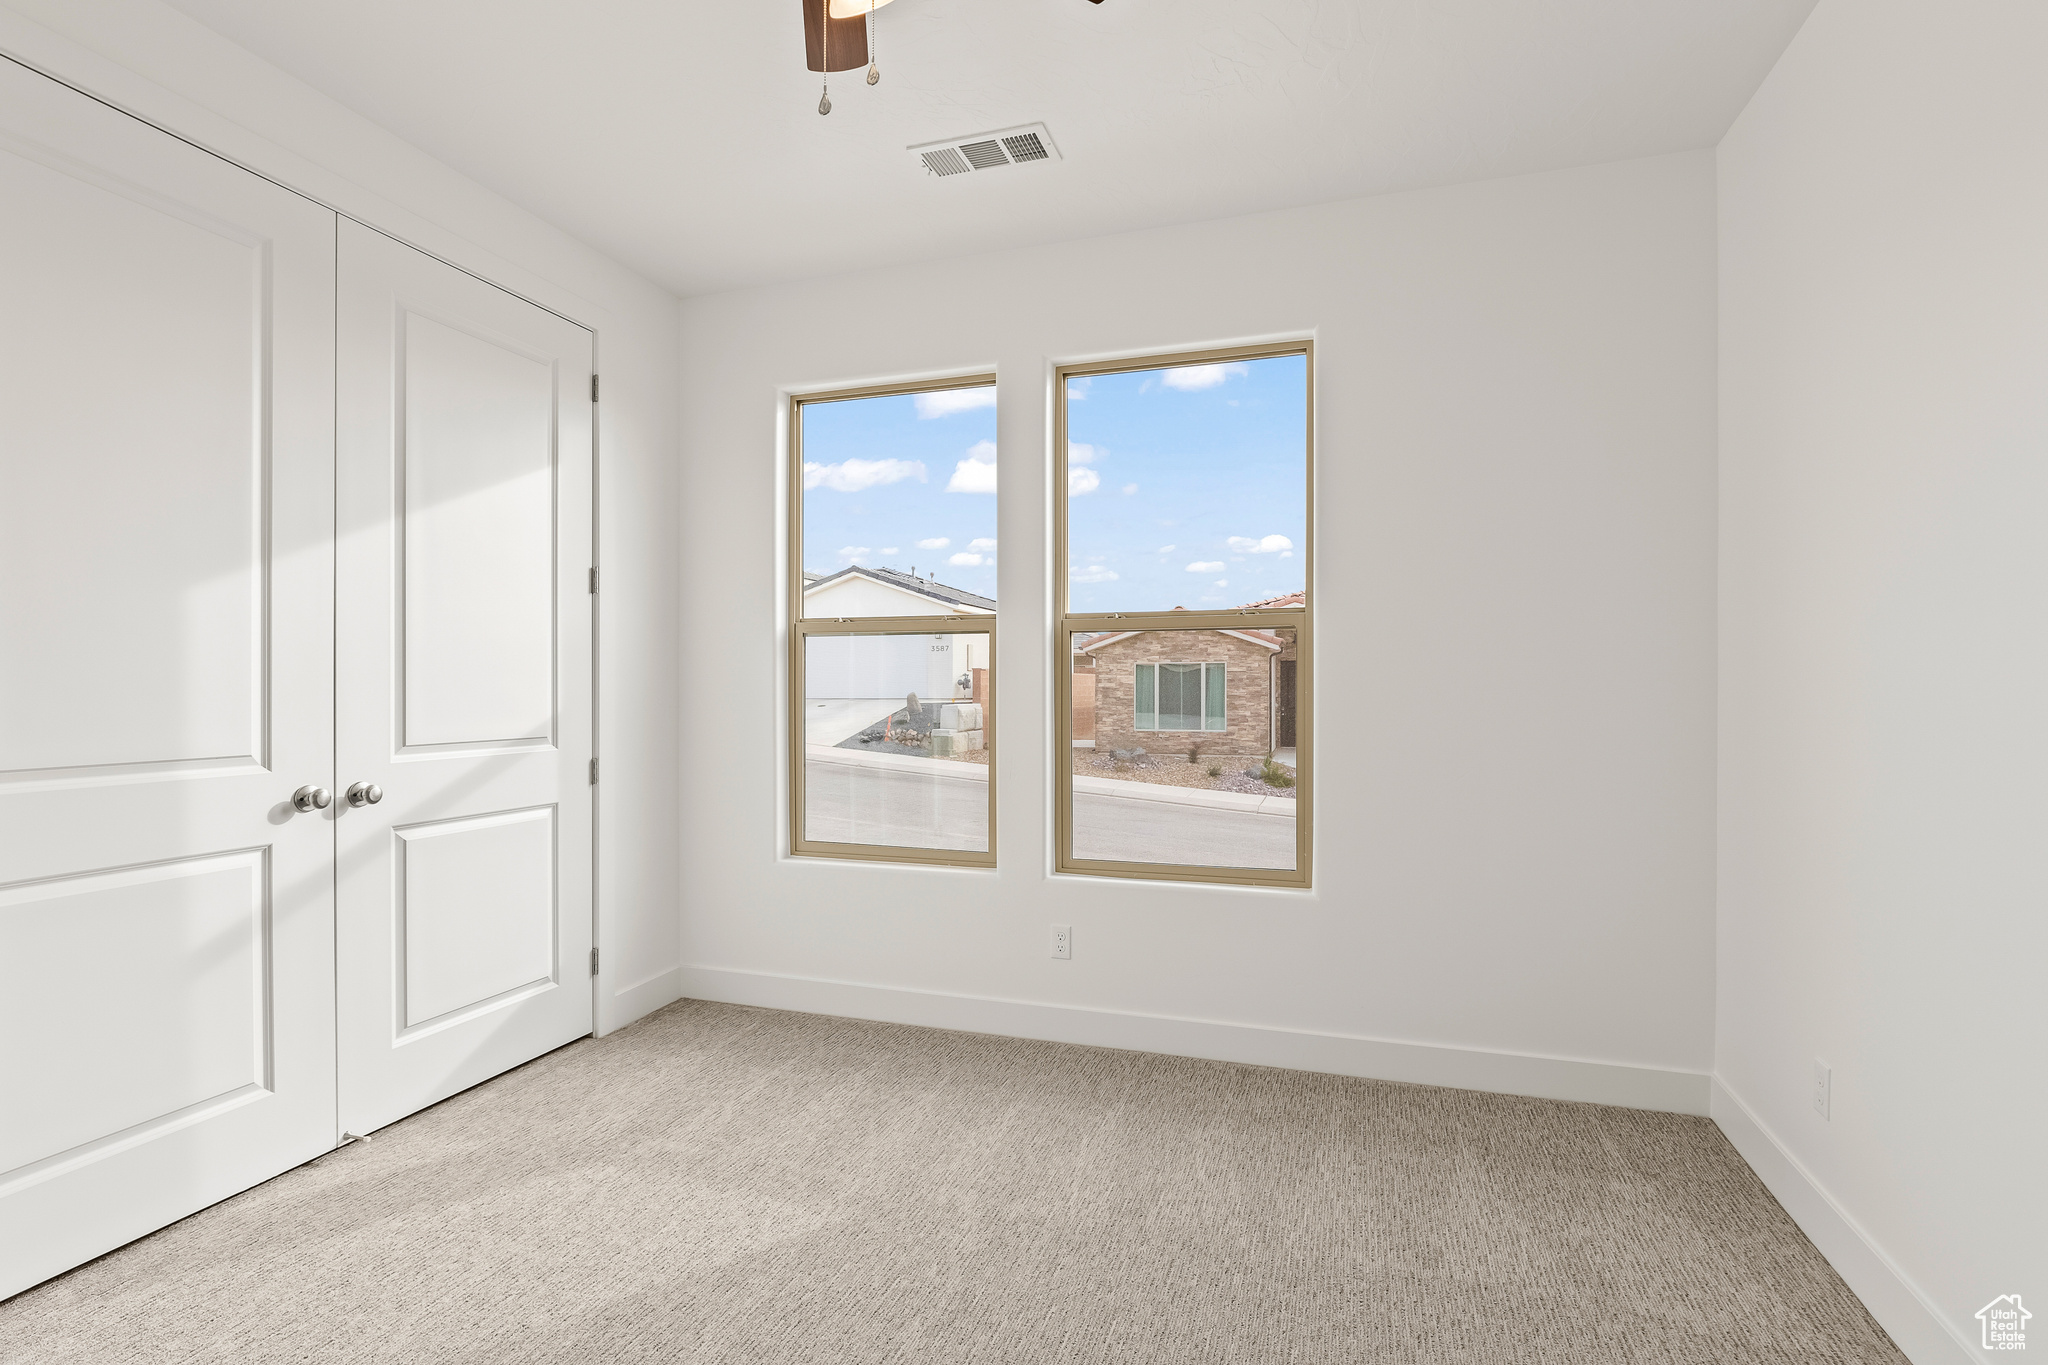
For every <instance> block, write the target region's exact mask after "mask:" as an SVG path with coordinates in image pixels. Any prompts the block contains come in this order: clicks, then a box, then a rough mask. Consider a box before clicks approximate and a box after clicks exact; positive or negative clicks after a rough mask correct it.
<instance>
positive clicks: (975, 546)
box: [967, 536, 996, 550]
mask: <svg viewBox="0 0 2048 1365" xmlns="http://www.w3.org/2000/svg"><path fill="white" fill-rule="evenodd" d="M995 547H996V543H995V542H994V541H993V540H990V539H989V538H988V537H987V536H976V537H975V538H974V539H973V540H970V541H968V542H967V548H968V549H970V550H993V549H995Z"/></svg>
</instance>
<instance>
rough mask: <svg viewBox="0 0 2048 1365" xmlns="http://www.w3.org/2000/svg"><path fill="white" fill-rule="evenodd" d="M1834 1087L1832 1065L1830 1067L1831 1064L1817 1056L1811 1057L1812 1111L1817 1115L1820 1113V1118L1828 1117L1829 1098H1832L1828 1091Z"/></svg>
mask: <svg viewBox="0 0 2048 1365" xmlns="http://www.w3.org/2000/svg"><path fill="white" fill-rule="evenodd" d="M1834 1087H1835V1071H1834V1068H1833V1067H1831V1066H1829V1065H1828V1064H1827V1063H1826V1062H1824V1061H1822V1060H1821V1059H1820V1058H1818V1057H1816V1058H1814V1059H1813V1112H1814V1113H1816V1114H1819V1115H1820V1116H1821V1117H1822V1118H1827V1117H1828V1110H1829V1108H1830V1107H1831V1100H1832V1098H1833V1097H1832V1095H1831V1094H1830V1092H1831V1091H1832V1090H1833V1089H1834Z"/></svg>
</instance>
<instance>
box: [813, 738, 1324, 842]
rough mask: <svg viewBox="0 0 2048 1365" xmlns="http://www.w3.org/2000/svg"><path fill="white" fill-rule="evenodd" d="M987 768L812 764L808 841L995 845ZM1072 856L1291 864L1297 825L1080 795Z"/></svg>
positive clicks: (1264, 817)
mask: <svg viewBox="0 0 2048 1365" xmlns="http://www.w3.org/2000/svg"><path fill="white" fill-rule="evenodd" d="M986 771H987V770H986V769H982V770H979V771H963V772H962V773H961V774H960V775H959V776H957V777H956V776H954V775H952V774H950V773H935V774H930V775H927V774H925V773H921V772H914V771H899V770H897V769H893V768H871V767H863V766H857V765H854V764H849V763H840V762H830V761H821V760H818V759H812V760H811V761H810V763H809V765H808V768H807V770H806V776H805V806H806V814H807V817H808V819H807V821H806V824H807V830H806V834H807V837H809V838H811V839H813V840H818V841H821V842H828V843H848V844H885V845H895V846H898V847H905V848H951V849H975V850H981V849H986V848H987V847H988V805H987V801H988V782H987V778H986ZM1074 855H1075V856H1076V857H1078V858H1098V859H1105V860H1108V861H1112V862H1151V863H1184V864H1187V865H1189V866H1194V867H1261V868H1280V869H1286V868H1292V867H1293V866H1294V821H1293V820H1291V819H1285V818H1282V817H1278V816H1272V815H1260V814H1255V813H1253V812H1250V811H1235V810H1212V809H1209V808H1206V807H1202V806H1190V805H1180V804H1177V803H1174V802H1168V801H1139V800H1130V799H1127V798H1124V797H1120V796H1097V795H1093V794H1090V793H1082V794H1079V795H1077V796H1076V797H1075V799H1074Z"/></svg>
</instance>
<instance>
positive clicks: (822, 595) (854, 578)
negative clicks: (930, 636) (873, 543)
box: [804, 564, 996, 617]
mask: <svg viewBox="0 0 2048 1365" xmlns="http://www.w3.org/2000/svg"><path fill="white" fill-rule="evenodd" d="M995 614H996V604H995V602H994V601H992V600H991V599H989V598H986V597H981V596H978V595H976V594H974V593H971V592H968V591H967V590H966V589H964V588H954V587H948V586H947V585H946V584H944V583H940V582H938V581H936V580H934V579H930V578H919V577H917V575H915V574H907V573H903V572H901V571H900V570H897V569H869V568H863V567H861V566H860V565H858V564H856V565H854V566H853V567H852V568H849V569H841V570H840V571H839V572H838V573H833V574H822V575H819V574H812V573H810V572H809V571H808V570H806V571H805V573H804V615H805V616H810V617H817V616H993V615H995Z"/></svg>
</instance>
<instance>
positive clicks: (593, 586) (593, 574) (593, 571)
mask: <svg viewBox="0 0 2048 1365" xmlns="http://www.w3.org/2000/svg"><path fill="white" fill-rule="evenodd" d="M590 590H591V591H592V592H596V591H597V566H596V565H595V564H593V565H591V566H590Z"/></svg>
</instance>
